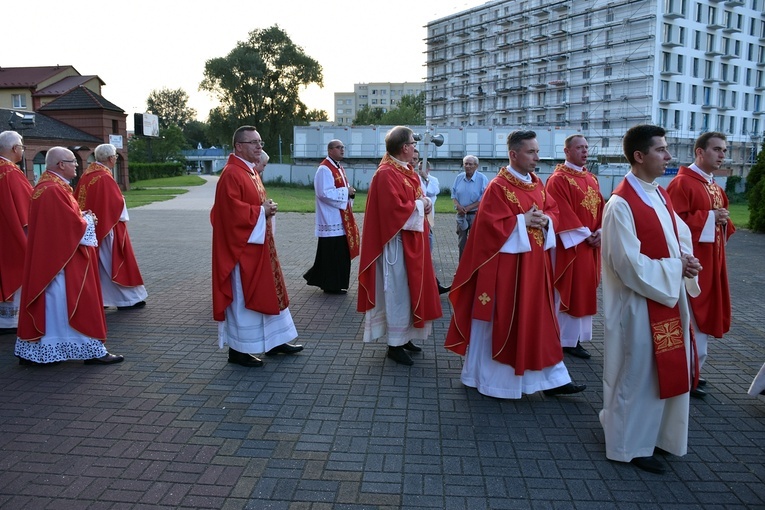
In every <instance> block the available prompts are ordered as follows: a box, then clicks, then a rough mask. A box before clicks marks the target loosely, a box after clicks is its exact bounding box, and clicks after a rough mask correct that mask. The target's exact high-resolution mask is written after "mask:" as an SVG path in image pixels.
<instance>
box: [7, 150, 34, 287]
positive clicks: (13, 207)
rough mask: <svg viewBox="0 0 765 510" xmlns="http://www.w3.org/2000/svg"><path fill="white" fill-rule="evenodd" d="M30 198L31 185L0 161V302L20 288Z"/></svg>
mask: <svg viewBox="0 0 765 510" xmlns="http://www.w3.org/2000/svg"><path fill="white" fill-rule="evenodd" d="M31 197H32V185H31V184H29V181H28V180H27V177H26V176H25V175H24V173H23V172H22V171H21V169H20V168H19V167H18V166H16V165H14V164H13V163H11V162H10V161H7V160H5V159H2V158H0V246H2V248H0V301H8V300H10V299H11V297H13V294H14V293H15V292H16V291H17V290H18V289H19V287H21V277H22V275H23V273H24V256H25V254H26V251H27V234H26V232H25V231H24V227H26V226H27V224H28V223H29V204H30V203H31V201H32V199H31Z"/></svg>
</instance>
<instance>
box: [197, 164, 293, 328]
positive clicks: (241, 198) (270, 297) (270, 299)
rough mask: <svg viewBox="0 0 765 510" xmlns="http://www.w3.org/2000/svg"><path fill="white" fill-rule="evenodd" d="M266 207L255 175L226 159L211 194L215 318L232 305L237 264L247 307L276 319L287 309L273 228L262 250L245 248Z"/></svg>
mask: <svg viewBox="0 0 765 510" xmlns="http://www.w3.org/2000/svg"><path fill="white" fill-rule="evenodd" d="M265 201H266V189H265V188H264V187H263V182H262V181H261V180H260V177H259V176H258V174H257V172H255V171H253V170H251V169H250V168H249V167H248V166H247V164H246V163H245V162H244V161H242V160H241V159H239V158H238V157H237V156H235V155H234V154H231V155H229V157H228V161H227V162H226V166H225V167H224V168H223V172H222V173H221V176H220V179H219V180H218V185H217V187H216V189H215V204H214V205H213V208H212V210H211V211H210V221H211V222H212V227H213V239H212V279H213V281H212V293H213V318H214V319H215V320H216V321H219V322H222V321H224V320H226V308H227V307H228V306H229V305H230V304H231V302H232V301H233V294H232V290H231V273H232V271H233V270H234V267H235V266H236V264H239V268H240V271H241V279H242V290H243V292H244V296H245V304H246V307H247V308H248V309H250V310H254V311H256V312H259V313H262V314H267V315H279V312H281V311H282V310H284V309H285V308H287V307H288V306H289V297H288V296H287V286H286V285H285V283H284V275H283V274H282V268H281V265H280V264H279V257H278V256H277V255H276V243H275V241H274V235H273V230H272V227H271V222H270V221H266V237H265V242H264V243H263V244H252V243H248V242H247V240H248V239H249V238H250V234H252V231H253V229H254V228H255V225H256V224H257V222H258V218H259V217H260V214H261V205H262V204H263V203H264V202H265Z"/></svg>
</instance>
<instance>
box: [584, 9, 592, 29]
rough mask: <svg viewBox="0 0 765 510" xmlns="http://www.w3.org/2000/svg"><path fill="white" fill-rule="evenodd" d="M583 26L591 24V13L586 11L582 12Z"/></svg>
mask: <svg viewBox="0 0 765 510" xmlns="http://www.w3.org/2000/svg"><path fill="white" fill-rule="evenodd" d="M584 26H585V28H587V27H591V26H592V13H590V12H587V13H585V14H584Z"/></svg>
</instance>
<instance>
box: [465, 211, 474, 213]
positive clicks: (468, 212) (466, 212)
mask: <svg viewBox="0 0 765 510" xmlns="http://www.w3.org/2000/svg"><path fill="white" fill-rule="evenodd" d="M476 212H477V211H468V212H466V213H465V214H475V213H476Z"/></svg>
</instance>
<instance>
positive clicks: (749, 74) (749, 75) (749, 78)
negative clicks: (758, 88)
mask: <svg viewBox="0 0 765 510" xmlns="http://www.w3.org/2000/svg"><path fill="white" fill-rule="evenodd" d="M745 84H746V86H747V87H751V86H752V70H751V69H747V70H746V81H745Z"/></svg>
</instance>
